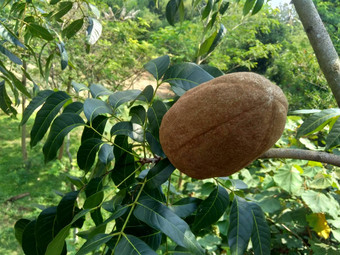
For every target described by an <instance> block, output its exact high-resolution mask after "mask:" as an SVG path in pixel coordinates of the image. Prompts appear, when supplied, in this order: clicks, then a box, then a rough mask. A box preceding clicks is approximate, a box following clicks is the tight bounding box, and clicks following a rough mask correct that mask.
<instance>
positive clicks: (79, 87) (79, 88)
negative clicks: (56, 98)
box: [71, 81, 89, 93]
mask: <svg viewBox="0 0 340 255" xmlns="http://www.w3.org/2000/svg"><path fill="white" fill-rule="evenodd" d="M71 85H72V86H73V88H74V90H75V91H76V92H77V93H79V92H80V91H83V90H89V88H88V87H87V86H86V85H84V84H82V83H77V82H75V81H72V82H71Z"/></svg>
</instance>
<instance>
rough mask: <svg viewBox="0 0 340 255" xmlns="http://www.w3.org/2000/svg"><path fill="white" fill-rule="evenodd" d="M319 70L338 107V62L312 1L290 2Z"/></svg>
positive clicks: (339, 85) (339, 61) (339, 86)
mask: <svg viewBox="0 0 340 255" xmlns="http://www.w3.org/2000/svg"><path fill="white" fill-rule="evenodd" d="M292 2H293V4H294V6H295V9H296V12H297V13H298V15H299V17H300V20H301V22H302V25H303V27H304V28H305V31H306V33H307V36H308V38H309V41H310V44H311V45H312V47H313V50H314V52H315V55H316V57H317V60H318V62H319V65H320V68H321V70H322V72H323V74H324V75H325V77H326V79H327V82H328V85H329V86H330V88H331V90H332V93H333V95H334V97H335V100H336V102H337V103H338V106H339V107H340V60H339V56H338V54H337V52H336V50H335V48H334V45H333V43H332V41H331V38H330V36H329V34H328V32H327V30H326V28H325V26H324V25H323V23H322V20H321V18H320V16H319V13H318V11H317V10H316V8H315V5H314V3H313V1H312V0H292Z"/></svg>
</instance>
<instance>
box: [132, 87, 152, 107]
mask: <svg viewBox="0 0 340 255" xmlns="http://www.w3.org/2000/svg"><path fill="white" fill-rule="evenodd" d="M153 94H154V90H153V87H152V85H148V86H146V87H145V88H144V89H143V91H142V92H141V93H140V94H139V95H138V96H137V97H136V99H135V100H140V101H143V102H147V103H150V102H151V101H152V99H153V96H154V95H153Z"/></svg>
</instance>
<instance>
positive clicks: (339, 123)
mask: <svg viewBox="0 0 340 255" xmlns="http://www.w3.org/2000/svg"><path fill="white" fill-rule="evenodd" d="M338 145H340V118H339V119H337V120H336V122H335V123H334V125H333V127H332V129H331V131H330V132H329V134H328V136H327V139H326V150H329V149H331V148H333V147H336V146H338Z"/></svg>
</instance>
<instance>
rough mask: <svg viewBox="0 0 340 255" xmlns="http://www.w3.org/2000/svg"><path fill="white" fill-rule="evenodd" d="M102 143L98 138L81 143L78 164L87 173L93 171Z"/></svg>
mask: <svg viewBox="0 0 340 255" xmlns="http://www.w3.org/2000/svg"><path fill="white" fill-rule="evenodd" d="M102 143H103V142H102V140H100V139H98V138H89V139H86V140H85V141H84V142H82V143H81V145H80V147H79V149H78V153H77V162H78V166H79V168H80V169H82V170H85V171H86V172H88V171H89V170H90V169H91V167H92V166H93V164H94V161H95V159H96V154H97V151H98V150H99V147H100V145H101V144H102Z"/></svg>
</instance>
